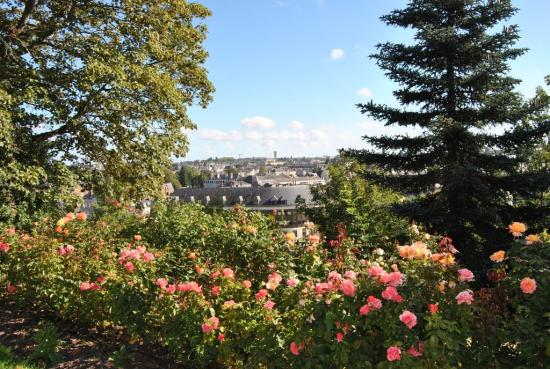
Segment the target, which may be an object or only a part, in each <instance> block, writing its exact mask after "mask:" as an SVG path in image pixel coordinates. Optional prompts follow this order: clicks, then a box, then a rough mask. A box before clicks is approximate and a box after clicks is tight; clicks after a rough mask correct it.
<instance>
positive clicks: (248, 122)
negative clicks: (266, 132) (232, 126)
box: [241, 117, 275, 129]
mask: <svg viewBox="0 0 550 369" xmlns="http://www.w3.org/2000/svg"><path fill="white" fill-rule="evenodd" d="M241 124H242V125H243V126H245V127H248V128H265V129H271V128H273V127H275V122H274V121H273V120H271V119H269V118H266V117H252V118H244V119H243V120H241Z"/></svg>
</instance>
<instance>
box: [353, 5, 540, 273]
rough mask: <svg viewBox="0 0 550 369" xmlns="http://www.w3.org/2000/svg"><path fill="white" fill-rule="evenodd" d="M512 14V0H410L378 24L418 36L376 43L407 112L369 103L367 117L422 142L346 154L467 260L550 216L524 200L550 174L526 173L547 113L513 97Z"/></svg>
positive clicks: (395, 141) (384, 142) (377, 145)
mask: <svg viewBox="0 0 550 369" xmlns="http://www.w3.org/2000/svg"><path fill="white" fill-rule="evenodd" d="M515 12H516V9H515V8H514V7H513V6H512V4H511V1H510V0H452V1H449V0H412V1H409V3H408V4H407V6H406V7H405V8H404V9H402V10H395V11H393V12H391V13H390V14H388V15H385V16H383V17H382V18H381V19H382V20H383V21H384V22H385V23H386V24H388V25H390V26H397V27H403V28H410V29H412V30H414V32H415V36H414V40H415V43H414V44H412V45H405V44H401V43H390V42H387V43H383V44H379V45H377V49H378V52H377V53H376V54H374V55H372V56H371V57H372V58H374V59H375V60H376V62H377V64H378V66H379V67H380V68H382V69H383V70H385V71H386V75H387V76H388V77H389V78H390V79H391V80H393V81H395V82H397V83H398V85H399V88H398V89H397V90H396V91H394V96H395V98H396V99H397V100H398V102H399V103H400V105H401V107H398V108H395V107H390V106H387V105H383V104H377V103H375V102H373V101H371V102H369V103H365V104H359V105H358V107H359V108H360V110H361V112H362V113H363V114H368V115H370V116H371V117H373V118H374V119H376V120H379V121H383V122H385V124H386V125H387V126H391V125H398V126H401V127H403V128H404V129H406V128H408V127H416V128H417V129H418V128H419V129H420V130H421V131H422V133H421V134H419V135H409V134H400V135H395V136H387V135H386V136H380V137H370V136H366V137H364V139H365V140H366V142H367V143H368V144H369V145H370V147H369V148H368V149H364V150H351V149H350V150H343V153H344V154H345V155H348V156H350V157H354V158H356V159H358V160H359V161H360V162H362V163H364V164H367V165H375V166H377V167H379V168H380V169H382V170H383V171H384V173H383V174H380V173H379V172H376V171H373V172H370V173H368V174H367V175H368V176H369V177H370V178H371V179H372V180H375V181H376V182H377V183H381V184H384V185H388V186H390V187H392V188H393V189H396V190H398V191H401V192H403V193H405V194H407V195H410V196H409V201H407V202H405V203H404V204H403V205H402V206H398V207H397V209H398V210H399V211H400V212H401V213H402V214H405V215H407V216H409V217H410V218H412V219H415V220H418V221H421V222H423V223H425V224H426V225H427V226H429V227H431V229H432V230H435V231H437V232H439V233H441V234H447V235H449V236H451V237H452V238H453V239H455V242H456V244H457V247H458V248H459V249H460V250H461V251H462V256H463V259H464V260H465V261H466V263H468V264H470V265H471V266H473V267H478V268H479V267H481V265H480V260H482V258H479V256H480V255H481V254H482V253H486V252H490V251H491V249H492V248H495V247H502V245H503V243H502V242H506V240H508V239H509V237H507V236H506V225H507V224H508V222H510V221H512V220H522V221H526V222H528V223H529V222H531V221H533V222H534V221H535V220H536V219H541V218H543V217H548V215H549V214H550V213H549V208H548V207H546V206H544V205H541V206H537V205H536V203H535V202H530V201H528V199H530V198H532V197H534V196H536V195H537V194H540V193H541V192H544V191H545V190H546V189H548V187H549V184H550V175H549V173H548V171H547V170H539V171H527V170H526V165H525V164H526V162H527V161H528V160H529V157H530V154H529V153H530V152H532V151H531V150H528V147H529V145H531V144H532V143H533V142H534V141H536V140H539V139H541V138H542V137H543V136H544V135H547V134H548V133H549V132H550V122H549V121H548V120H547V119H542V120H541V119H535V118H536V117H540V116H543V115H544V113H545V112H546V111H547V108H548V96H547V95H546V94H545V93H544V91H543V90H542V89H541V90H538V92H537V95H536V97H535V98H533V99H532V100H529V101H526V100H524V98H523V97H522V96H521V95H520V94H519V93H518V92H516V91H515V86H516V85H517V84H518V83H519V82H520V81H519V80H518V79H515V78H512V77H510V76H509V75H508V72H509V67H508V64H507V63H508V62H509V61H510V60H513V59H516V58H517V57H519V56H520V55H522V54H523V53H524V52H525V51H526V50H525V49H521V48H515V47H514V44H515V43H516V42H517V40H518V38H519V34H518V27H517V26H515V25H512V26H504V27H502V28H500V29H499V30H497V28H498V27H499V24H500V23H501V22H502V21H505V20H507V19H509V18H510V17H511V16H512V15H513V14H514V13H515Z"/></svg>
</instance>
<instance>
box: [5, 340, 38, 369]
mask: <svg viewBox="0 0 550 369" xmlns="http://www.w3.org/2000/svg"><path fill="white" fill-rule="evenodd" d="M0 369H38V367H37V366H35V365H33V364H30V363H28V362H26V361H25V360H20V359H19V358H17V357H16V356H15V355H14V354H13V353H12V352H11V351H10V349H9V348H7V347H4V346H2V345H0Z"/></svg>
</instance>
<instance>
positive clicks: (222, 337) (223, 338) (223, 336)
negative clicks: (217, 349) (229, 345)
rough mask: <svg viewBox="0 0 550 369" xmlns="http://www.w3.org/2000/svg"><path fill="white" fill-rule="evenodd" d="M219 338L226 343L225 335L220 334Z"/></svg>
mask: <svg viewBox="0 0 550 369" xmlns="http://www.w3.org/2000/svg"><path fill="white" fill-rule="evenodd" d="M217 338H218V341H220V342H223V341H225V334H223V333H220V334H218V337H217Z"/></svg>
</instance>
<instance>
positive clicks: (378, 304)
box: [367, 296, 382, 310]
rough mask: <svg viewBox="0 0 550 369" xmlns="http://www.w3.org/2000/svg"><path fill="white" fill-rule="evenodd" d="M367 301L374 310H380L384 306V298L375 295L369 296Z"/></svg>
mask: <svg viewBox="0 0 550 369" xmlns="http://www.w3.org/2000/svg"><path fill="white" fill-rule="evenodd" d="M367 303H368V305H369V307H370V308H371V309H373V310H379V309H381V308H382V300H380V299H377V298H376V297H374V296H369V297H367Z"/></svg>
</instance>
